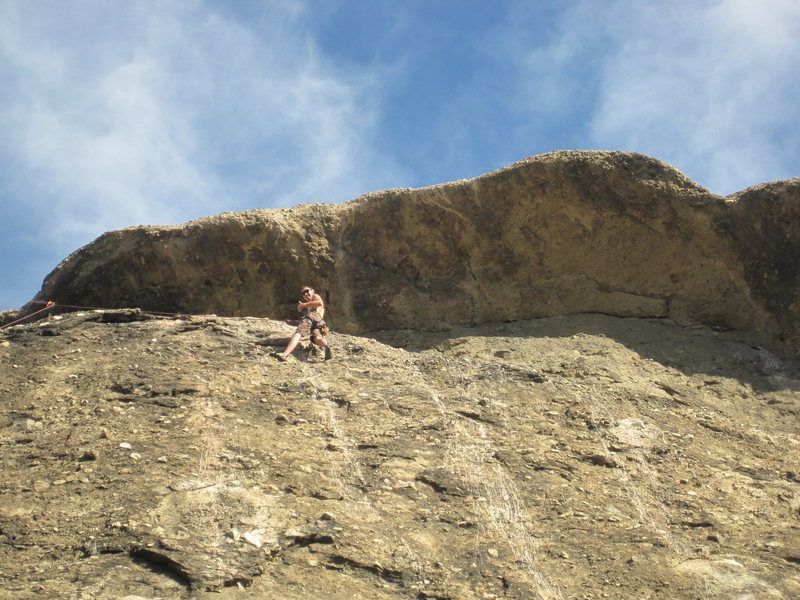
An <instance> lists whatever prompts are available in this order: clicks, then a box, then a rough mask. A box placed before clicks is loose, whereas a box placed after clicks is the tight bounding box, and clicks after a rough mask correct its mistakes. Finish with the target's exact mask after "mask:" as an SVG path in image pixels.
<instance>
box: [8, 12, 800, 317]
mask: <svg viewBox="0 0 800 600" xmlns="http://www.w3.org/2000/svg"><path fill="white" fill-rule="evenodd" d="M798 73H800V3H798V2H797V1H796V0H713V1H712V0H669V1H667V0H663V1H656V0H559V1H555V0H551V1H544V0H529V1H513V0H508V1H503V0H491V1H490V0H486V1H476V0H393V1H391V2H389V1H381V0H349V1H345V0H282V1H273V0H215V1H212V0H180V1H179V2H176V1H169V0H129V1H122V0H119V1H115V0H0V81H2V82H3V84H2V86H0V203H1V204H0V206H2V216H3V218H2V219H0V310H1V309H5V308H14V307H18V306H21V305H22V304H24V303H25V302H26V301H27V300H29V299H31V298H32V297H34V295H35V294H36V292H37V291H38V290H39V288H40V286H41V282H42V280H43V279H44V277H45V276H46V275H47V273H49V272H50V271H51V270H52V269H53V268H55V267H56V266H57V265H58V263H59V262H60V261H61V260H63V259H64V258H66V257H67V255H68V254H69V253H70V252H72V251H74V250H76V249H77V248H79V247H80V246H82V245H84V244H86V243H88V242H90V241H91V240H93V239H95V238H96V237H98V236H99V235H100V234H102V233H103V232H105V231H108V230H112V229H118V228H122V227H128V226H132V225H139V224H151V225H169V224H176V223H182V222H185V221H188V220H191V219H195V218H198V217H203V216H208V215H213V214H217V213H220V212H223V211H240V210H248V209H253V208H271V207H281V206H290V205H294V204H298V203H303V202H331V203H332V202H343V201H346V200H349V199H351V198H354V197H356V196H359V195H361V194H364V193H367V192H370V191H375V190H379V189H386V188H392V187H422V186H426V185H431V184H435V183H441V182H444V181H452V180H455V179H462V178H469V177H475V176H477V175H480V174H482V173H486V172H489V171H492V170H494V169H497V168H500V167H503V166H505V165H507V164H509V163H511V162H514V161H516V160H519V159H521V158H524V157H526V156H531V155H534V154H540V153H543V152H549V151H552V150H559V149H574V148H577V149H603V150H626V151H634V152H641V153H644V154H648V155H651V156H654V157H656V158H659V159H661V160H664V161H666V162H668V163H670V164H672V165H673V166H675V167H677V168H679V169H680V170H681V171H683V172H684V173H686V174H687V175H688V176H689V177H691V178H692V179H694V180H695V181H697V182H698V183H700V184H701V185H704V186H705V187H707V188H709V189H710V190H712V191H713V192H716V193H719V194H723V195H727V194H730V193H733V192H736V191H739V190H741V189H744V188H746V187H749V186H751V185H755V184H758V183H762V182H765V181H772V180H776V179H788V178H791V177H798V176H800V77H798Z"/></svg>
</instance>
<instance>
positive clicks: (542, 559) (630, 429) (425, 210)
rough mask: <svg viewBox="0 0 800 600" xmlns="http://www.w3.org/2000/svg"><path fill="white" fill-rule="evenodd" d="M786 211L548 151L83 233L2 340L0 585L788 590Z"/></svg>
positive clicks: (796, 402) (78, 589) (799, 253)
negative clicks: (310, 314)
mask: <svg viewBox="0 0 800 600" xmlns="http://www.w3.org/2000/svg"><path fill="white" fill-rule="evenodd" d="M799 202H800V180H792V181H786V182H776V183H771V184H764V185H762V186H757V187H755V188H752V189H749V190H745V191H743V192H741V193H739V194H735V195H733V196H731V197H728V198H721V197H719V196H716V195H714V194H711V193H710V192H708V191H707V190H705V189H703V188H701V187H699V186H697V185H696V184H694V183H692V182H691V181H689V180H688V179H687V178H686V177H684V176H683V175H681V174H680V173H678V172H677V171H675V170H674V169H672V168H671V167H669V166H668V165H665V164H663V163H661V162H658V161H656V160H654V159H651V158H647V157H644V156H640V155H633V154H625V153H613V152H556V153H552V154H548V155H543V156H537V157H533V158H530V159H527V160H524V161H522V162H520V163H517V164H514V165H511V166H510V167H508V168H506V169H503V170H500V171H497V172H494V173H489V174H487V175H484V176H482V177H478V178H476V179H473V180H469V181H459V182H452V183H448V184H443V185H440V186H435V187H431V188H425V189H419V190H388V191H384V192H376V193H374V194H368V195H367V196H364V197H362V198H358V199H355V200H353V201H351V202H348V203H345V204H342V205H337V206H330V205H306V206H299V207H295V208H292V209H283V210H257V211H249V212H245V213H238V214H223V215H218V216H214V217H209V218H206V219H201V220H198V221H194V222H191V223H187V224H185V225H182V226H175V227H135V228H130V229H125V230H121V231H115V232H110V233H107V234H105V235H103V236H101V237H100V238H99V239H98V240H96V241H95V242H93V243H92V244H89V245H88V246H86V247H84V248H81V249H80V250H78V251H77V252H75V253H74V254H72V255H71V256H70V257H68V258H67V259H66V260H65V261H64V262H63V263H62V264H61V265H59V266H58V268H57V269H56V270H55V271H54V272H53V273H52V274H51V275H50V276H48V278H47V279H46V280H45V282H44V286H43V289H42V291H41V293H40V296H39V297H40V298H41V299H43V300H49V301H55V302H56V303H57V305H56V307H55V308H54V309H49V310H46V311H44V312H42V313H41V315H39V316H41V317H44V318H42V319H41V320H39V321H34V320H33V319H31V320H28V321H23V322H21V323H18V324H15V325H13V326H10V327H5V328H3V329H1V330H0V600H6V599H8V600H11V599H13V600H28V599H33V598H56V599H62V598H63V599H65V600H67V599H68V600H90V599H92V600H112V599H113V600H120V599H122V600H158V599H170V600H211V599H212V598H213V599H219V600H266V599H270V600H272V599H276V598H280V599H281V600H310V599H318V598H324V599H326V600H353V599H358V600H361V599H363V600H394V599H409V600H488V599H500V598H504V599H515V600H567V599H576V600H577V599H581V600H597V599H600V598H618V599H623V600H627V599H632V600H633V599H636V600H641V599H644V598H649V599H651V600H656V599H663V600H696V599H698V598H703V599H704V600H731V599H736V600H745V599H747V600H753V599H755V600H762V599H763V600H767V599H769V600H790V599H793V598H797V597H800V567H799V565H800V458H798V457H800V421H799V420H798V417H799V416H800V364H798V362H797V361H796V356H793V355H796V353H797V350H796V348H797V342H798V341H799V340H798V337H799V336H800V325H798V316H800V315H798V311H800V297H799V296H798V289H799V285H798V284H799V283H800V282H798V270H797V268H796V265H797V264H798V260H800V250H799V248H800V225H798V223H800V221H798V218H797V217H798V210H799V208H798V203H799ZM300 283H311V284H313V285H314V286H315V287H316V288H317V290H318V291H320V292H322V293H323V294H324V296H325V297H326V299H327V301H328V309H329V315H330V316H331V321H332V323H333V325H334V327H333V333H332V334H331V336H330V342H331V344H332V347H333V349H334V359H333V360H332V361H321V360H320V358H319V357H317V356H316V355H315V354H314V353H313V352H312V351H310V350H308V349H301V350H299V351H298V352H297V353H296V354H297V358H296V359H294V360H290V361H289V362H286V363H281V362H278V361H277V360H276V359H275V358H274V356H272V351H273V350H275V349H279V348H282V347H283V345H284V344H285V343H286V340H287V338H288V337H289V335H290V334H291V332H292V330H293V328H292V326H291V325H289V324H287V323H285V322H283V321H281V320H278V319H280V318H283V317H293V316H294V314H293V312H294V303H295V301H296V298H295V296H296V292H297V287H298V284H300ZM80 306H90V307H97V306H100V307H106V309H105V310H76V307H80ZM62 307H69V310H71V311H72V312H61V311H62V310H63V308H62ZM109 307H110V308H109ZM34 308H35V309H41V306H40V305H37V306H28V307H24V309H23V310H22V313H25V312H28V313H29V312H31V311H32V310H33V309H34ZM152 311H162V312H165V313H182V314H171V315H163V314H155V313H154V312H152ZM211 313H216V314H217V315H224V316H215V315H214V314H211ZM17 316H19V315H17ZM267 317H269V318H267ZM4 318H5V319H6V320H7V321H8V320H10V316H6V317H4Z"/></svg>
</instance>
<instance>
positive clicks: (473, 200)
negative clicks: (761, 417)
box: [39, 151, 800, 347]
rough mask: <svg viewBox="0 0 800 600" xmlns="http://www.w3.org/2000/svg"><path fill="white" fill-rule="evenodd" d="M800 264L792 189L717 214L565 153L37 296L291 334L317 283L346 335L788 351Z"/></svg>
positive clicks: (648, 168) (675, 176)
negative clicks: (450, 333) (737, 338)
mask: <svg viewBox="0 0 800 600" xmlns="http://www.w3.org/2000/svg"><path fill="white" fill-rule="evenodd" d="M799 261H800V179H795V180H791V181H784V182H776V183H771V184H765V185H762V186H758V187H755V188H752V189H748V190H746V191H744V192H741V193H739V194H735V195H733V196H731V197H728V198H722V197H720V196H716V195H714V194H712V193H710V192H709V191H707V190H705V189H704V188H702V187H700V186H698V185H696V184H695V183H693V182H692V181H690V180H689V179H687V178H686V177H685V176H683V175H682V174H681V173H679V172H678V171H676V170H675V169H673V168H672V167H670V166H669V165H666V164H664V163H662V162H659V161H657V160H655V159H652V158H649V157H646V156H641V155H636V154H629V153H623V152H590V151H562V152H554V153H551V154H545V155H540V156H534V157H532V158H529V159H526V160H523V161H520V162H518V163H515V164H513V165H511V166H509V167H507V168H504V169H501V170H499V171H495V172H492V173H489V174H487V175H483V176H481V177H477V178H475V179H471V180H465V181H456V182H452V183H447V184H442V185H437V186H433V187H430V188H424V189H396V190H387V191H383V192H376V193H371V194H367V195H366V196H363V197H361V198H357V199H355V200H352V201H350V202H347V203H345V204H341V205H303V206H299V207H295V208H291V209H283V210H254V211H248V212H244V213H235V214H222V215H218V216H214V217H209V218H206V219H201V220H198V221H193V222H190V223H187V224H185V225H182V226H173V227H134V228H129V229H124V230H120V231H114V232H110V233H107V234H105V235H103V236H101V237H100V238H99V239H97V240H96V241H95V242H93V243H92V244H89V245H88V246H86V247H84V248H81V249H80V250H78V251H77V252H75V253H74V254H72V255H71V256H70V257H68V258H67V259H66V260H65V261H64V262H63V263H62V264H61V265H60V266H59V267H58V268H57V269H56V270H55V271H54V272H53V273H52V274H51V275H50V276H49V277H48V278H47V279H46V281H45V283H44V286H43V289H42V290H41V292H40V295H39V297H40V298H41V299H43V300H52V301H56V302H58V303H60V304H67V305H81V306H94V307H105V308H121V307H139V308H143V309H148V310H154V311H167V312H186V313H198V314H208V313H213V314H220V315H229V316H241V315H249V316H272V317H276V316H281V315H283V316H287V317H288V316H291V308H292V305H293V303H294V296H295V295H296V289H297V286H298V285H302V284H303V283H306V282H307V283H311V284H312V285H315V287H316V288H317V289H318V290H319V291H321V292H323V294H324V296H325V297H326V299H327V301H328V305H329V307H330V309H331V316H332V317H333V318H334V319H335V323H336V327H337V328H338V329H339V330H340V331H347V332H350V333H364V332H368V331H375V330H380V329H397V328H413V329H427V330H439V329H446V328H449V327H452V326H456V325H474V324H481V323H489V322H498V321H503V320H516V319H530V318H535V317H543V316H554V315H562V314H575V313H604V314H609V315H617V316H623V317H629V316H635V317H667V318H670V319H673V320H674V321H676V322H678V323H682V324H687V325H688V324H697V323H704V324H709V325H716V326H723V327H732V328H736V329H740V330H743V331H748V332H753V333H757V334H759V335H760V336H761V339H762V341H763V342H764V343H766V342H768V341H770V340H771V341H777V342H780V341H785V342H789V343H790V344H791V345H792V346H795V347H796V345H797V342H798V341H800V281H799V280H798V277H800V275H799V273H800V270H798V268H797V265H798V264H800V262H799Z"/></svg>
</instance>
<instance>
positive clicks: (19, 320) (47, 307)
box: [0, 300, 56, 329]
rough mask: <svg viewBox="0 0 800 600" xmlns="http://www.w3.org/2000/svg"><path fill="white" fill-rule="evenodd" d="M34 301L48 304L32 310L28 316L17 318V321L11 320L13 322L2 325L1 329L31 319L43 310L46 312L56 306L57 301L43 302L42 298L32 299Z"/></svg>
mask: <svg viewBox="0 0 800 600" xmlns="http://www.w3.org/2000/svg"><path fill="white" fill-rule="evenodd" d="M32 302H36V303H37V304H46V305H47V306H45V307H44V308H42V309H41V310H37V311H36V312H32V313H31V314H29V315H26V316H24V317H22V318H21V319H17V320H16V321H11V323H6V324H5V325H0V329H5V328H6V327H11V326H12V325H15V324H17V323H21V322H22V321H26V320H28V319H30V318H31V317H34V316H36V315H38V314H39V313H42V312H44V311H46V310H50V309H52V308H54V307H55V305H56V303H55V302H42V301H41V300H32Z"/></svg>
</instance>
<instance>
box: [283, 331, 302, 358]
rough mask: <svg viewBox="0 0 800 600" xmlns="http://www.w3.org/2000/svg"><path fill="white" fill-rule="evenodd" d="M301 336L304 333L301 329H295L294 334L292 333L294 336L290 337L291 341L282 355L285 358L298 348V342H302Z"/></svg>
mask: <svg viewBox="0 0 800 600" xmlns="http://www.w3.org/2000/svg"><path fill="white" fill-rule="evenodd" d="M301 337H302V334H301V333H300V332H299V331H295V332H294V334H292V337H291V338H289V343H288V344H286V349H285V350H284V351H283V354H281V356H283V357H284V358H285V357H287V356H289V355H290V354H291V353H292V352H294V349H295V348H297V344H298V343H299V342H300V338H301Z"/></svg>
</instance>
